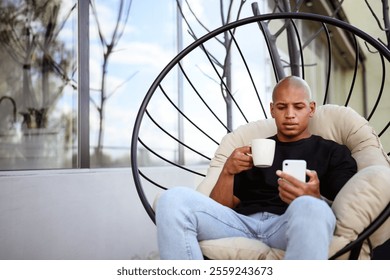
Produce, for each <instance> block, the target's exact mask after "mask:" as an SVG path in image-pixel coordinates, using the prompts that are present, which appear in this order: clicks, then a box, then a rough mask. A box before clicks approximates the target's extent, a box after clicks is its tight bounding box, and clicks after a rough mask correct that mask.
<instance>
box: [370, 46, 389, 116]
mask: <svg viewBox="0 0 390 280" xmlns="http://www.w3.org/2000/svg"><path fill="white" fill-rule="evenodd" d="M380 55H381V56H380V58H381V62H382V82H381V87H380V90H379V94H378V97H377V99H376V102H375V105H374V107H373V108H372V111H371V113H370V115H369V116H368V118H367V120H368V121H370V119H371V118H372V116H373V115H374V113H375V111H376V108H377V107H378V105H379V101H380V100H381V98H382V94H383V89H384V87H385V76H386V65H385V61H384V59H383V55H382V53H380Z"/></svg>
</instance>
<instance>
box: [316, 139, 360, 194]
mask: <svg viewBox="0 0 390 280" xmlns="http://www.w3.org/2000/svg"><path fill="white" fill-rule="evenodd" d="M356 172H357V164H356V161H355V159H354V158H353V157H352V155H351V152H350V150H349V149H348V148H347V147H346V146H345V145H336V146H335V148H334V149H333V150H332V152H331V155H330V161H329V169H328V172H327V174H326V176H325V177H324V178H323V179H322V180H321V181H320V191H321V194H322V195H323V196H324V197H326V198H327V199H329V200H332V201H333V200H334V199H335V197H336V195H337V194H338V192H339V191H340V190H341V188H342V187H343V186H344V185H345V184H346V183H347V182H348V180H349V179H350V178H351V177H352V176H353V175H355V174H356Z"/></svg>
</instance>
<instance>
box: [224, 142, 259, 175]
mask: <svg viewBox="0 0 390 280" xmlns="http://www.w3.org/2000/svg"><path fill="white" fill-rule="evenodd" d="M250 154H251V147H250V146H244V147H240V148H237V149H235V150H234V151H233V152H232V154H231V155H230V156H229V157H228V159H227V160H226V162H225V165H224V167H223V171H222V172H226V173H227V174H229V175H236V174H238V173H240V172H242V171H245V170H249V169H251V168H252V167H253V159H252V156H251V155H250Z"/></svg>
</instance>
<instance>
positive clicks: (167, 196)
mask: <svg viewBox="0 0 390 280" xmlns="http://www.w3.org/2000/svg"><path fill="white" fill-rule="evenodd" d="M193 193H194V190H192V189H190V188H186V187H175V188H172V189H169V190H167V191H165V192H164V193H163V194H162V195H161V196H160V197H159V198H158V201H157V204H156V213H159V212H161V211H170V212H173V211H177V210H178V209H180V208H182V207H183V206H184V207H189V206H190V205H191V204H190V203H188V198H190V197H191V195H193Z"/></svg>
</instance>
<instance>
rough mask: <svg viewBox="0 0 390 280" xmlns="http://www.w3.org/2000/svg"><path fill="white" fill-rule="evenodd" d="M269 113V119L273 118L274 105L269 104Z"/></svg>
mask: <svg viewBox="0 0 390 280" xmlns="http://www.w3.org/2000/svg"><path fill="white" fill-rule="evenodd" d="M269 111H270V112H271V117H273V118H275V116H274V103H272V102H271V103H270V104H269Z"/></svg>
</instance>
